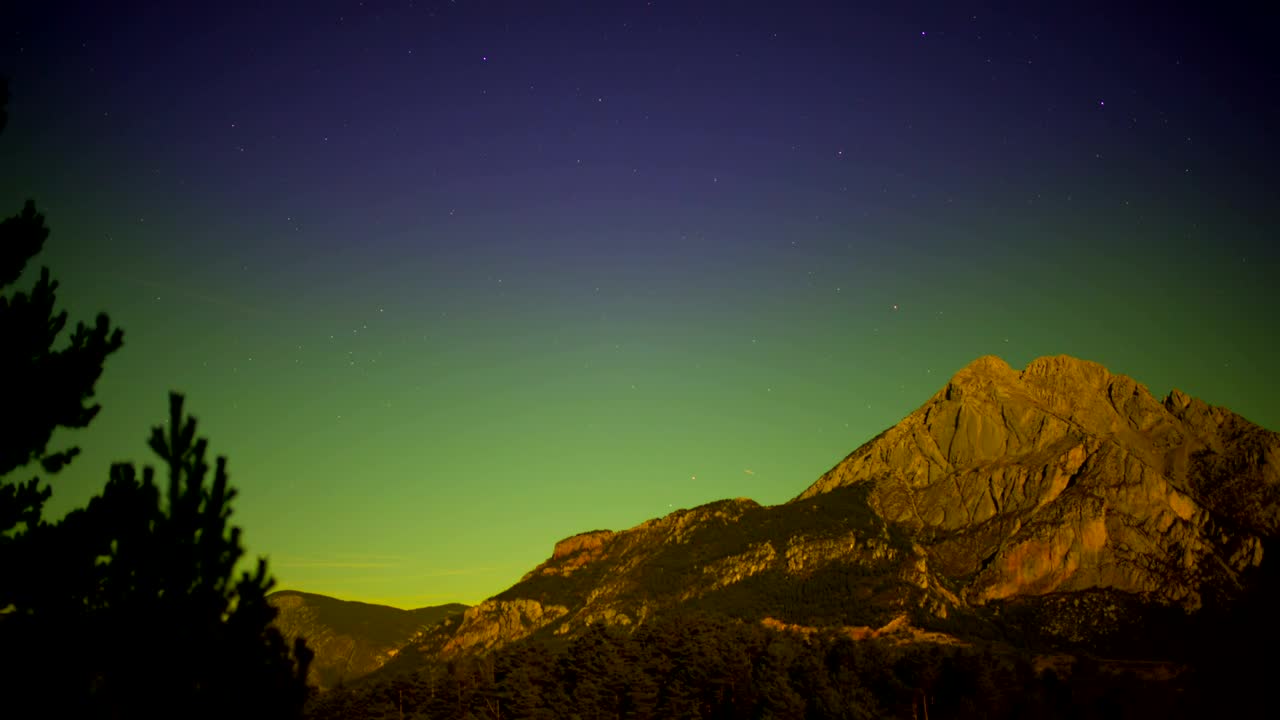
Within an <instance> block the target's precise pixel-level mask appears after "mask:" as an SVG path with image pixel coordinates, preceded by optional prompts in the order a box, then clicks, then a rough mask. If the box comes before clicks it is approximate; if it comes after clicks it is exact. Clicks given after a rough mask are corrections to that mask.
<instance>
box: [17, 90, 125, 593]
mask: <svg viewBox="0 0 1280 720" xmlns="http://www.w3.org/2000/svg"><path fill="white" fill-rule="evenodd" d="M8 99H9V87H8V79H7V78H4V77H0V130H3V129H4V126H5V125H6V124H7V121H8V115H7V112H6V106H7V104H8ZM48 237H49V228H47V227H45V224H44V215H42V214H40V213H39V212H37V211H36V206H35V202H34V201H33V200H27V201H26V204H25V205H24V206H23V208H22V210H21V212H19V213H18V214H17V215H14V216H12V217H9V218H6V219H4V220H3V221H0V291H2V290H4V289H5V288H6V287H7V286H9V285H12V284H13V283H14V282H16V281H17V280H18V278H19V276H21V275H22V272H23V270H24V269H25V268H26V266H27V262H28V261H29V260H31V258H33V257H35V256H36V255H37V254H38V253H39V252H40V250H41V249H42V248H43V247H44V241H45V239H46V238H48ZM57 289H58V283H57V282H55V281H53V280H51V279H50V277H49V268H47V267H45V268H41V270H40V279H39V280H37V281H36V283H35V286H34V287H33V288H32V289H31V291H30V292H21V291H18V292H15V293H13V295H12V296H11V297H10V296H7V295H0V578H3V580H0V610H3V609H4V608H6V607H8V606H9V605H10V604H11V603H12V599H11V598H9V597H8V596H7V593H6V592H5V591H6V589H8V588H9V587H11V586H13V585H15V584H20V583H23V582H30V581H31V579H29V578H28V579H23V578H19V577H16V576H15V575H14V569H15V568H14V566H13V565H12V557H13V555H14V553H15V552H23V551H21V550H18V549H16V548H15V547H14V546H15V544H16V543H19V541H20V538H19V537H18V536H19V535H20V534H21V530H22V529H23V528H30V527H34V526H35V525H36V524H37V523H39V521H40V512H41V509H42V508H43V506H44V502H45V500H47V499H48V498H49V492H50V491H49V488H48V487H47V486H46V487H41V486H40V479H39V478H38V477H31V478H30V479H27V480H25V481H19V480H17V479H15V478H13V477H11V476H10V474H11V473H13V472H14V471H15V470H17V469H19V468H22V467H24V466H26V465H28V464H29V463H32V462H35V461H38V462H39V463H40V466H41V467H42V468H43V469H44V471H45V472H46V473H49V474H53V473H56V472H58V471H59V470H61V469H62V468H63V467H65V466H66V465H67V463H69V462H71V459H72V458H74V457H75V456H76V454H78V453H79V452H80V449H79V448H76V447H69V448H65V449H62V450H54V451H51V450H49V441H50V439H51V438H52V436H53V431H54V430H55V429H56V428H59V427H64V428H82V427H85V426H87V425H88V424H89V422H90V421H91V420H93V418H94V416H95V415H97V414H98V410H99V409H100V407H99V406H98V405H85V402H86V401H87V400H88V399H89V398H91V397H93V386H94V384H95V383H97V381H98V377H99V376H101V375H102V366H103V363H104V362H105V361H106V359H107V356H108V355H110V354H111V353H113V352H115V351H116V350H119V349H120V346H121V344H122V342H123V333H122V332H121V331H120V330H119V329H118V328H117V329H114V330H113V329H112V328H111V326H110V321H109V320H108V318H107V316H106V315H105V314H99V315H98V318H97V323H96V324H95V325H94V326H93V327H92V328H90V327H88V326H86V325H85V324H84V323H78V324H77V325H76V329H75V332H73V333H72V334H71V338H70V342H69V344H68V345H66V346H65V347H63V348H60V349H59V348H55V344H56V343H57V342H58V336H59V335H61V334H62V331H63V329H64V328H65V327H66V324H67V313H66V312H57V311H56V309H55V302H56V300H57V298H56V296H55V291H56V290H57Z"/></svg>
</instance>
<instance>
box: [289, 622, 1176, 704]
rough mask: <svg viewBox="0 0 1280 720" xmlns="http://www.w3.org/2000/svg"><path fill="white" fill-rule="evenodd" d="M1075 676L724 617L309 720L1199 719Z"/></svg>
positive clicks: (483, 672) (453, 668)
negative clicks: (795, 631) (800, 632)
mask: <svg viewBox="0 0 1280 720" xmlns="http://www.w3.org/2000/svg"><path fill="white" fill-rule="evenodd" d="M1081 663H1082V664H1080V665H1079V666H1078V669H1077V670H1076V671H1074V672H1073V673H1071V674H1070V675H1068V676H1067V677H1065V678H1063V677H1059V676H1058V675H1055V674H1054V673H1052V672H1044V673H1037V672H1036V671H1035V670H1034V669H1033V667H1032V666H1031V664H1030V660H1029V658H1028V657H1026V656H1022V655H1018V654H1016V653H1012V652H1008V651H1006V652H1004V653H1002V654H995V653H992V652H991V651H989V650H981V649H976V648H966V647H956V646H938V645H930V644H916V645H906V646H895V645H890V644H881V643H880V642H878V641H854V640H851V639H850V638H849V637H848V636H845V635H841V634H840V633H837V632H831V633H817V634H814V635H811V636H808V637H806V636H802V635H797V634H793V633H788V632H778V631H774V630H771V629H769V628H766V627H764V626H762V625H760V624H759V623H751V622H742V621H739V620H732V619H728V618H725V617H722V616H711V615H690V616H674V617H672V616H668V617H665V618H662V619H659V620H657V621H654V622H652V623H646V624H644V625H642V626H640V627H639V628H636V629H634V630H633V631H632V632H630V633H628V632H626V631H625V630H622V629H618V628H605V627H603V626H594V627H591V628H589V629H587V630H586V631H585V632H584V633H583V634H582V635H580V636H578V637H576V638H574V639H573V640H571V641H569V642H568V643H564V644H560V645H551V644H548V643H545V642H537V641H525V642H522V643H518V644H515V645H513V646H508V647H506V648H504V649H502V650H499V651H497V652H496V653H492V654H490V655H485V656H481V657H471V658H464V659H457V660H453V661H451V662H450V663H448V664H442V665H436V666H431V667H428V668H426V669H424V670H423V671H421V672H419V673H416V674H413V675H404V676H399V677H397V678H395V679H393V680H386V679H384V680H382V681H380V682H364V683H357V684H355V685H353V686H350V687H348V688H345V689H342V690H335V691H331V692H329V693H327V694H325V695H322V696H319V697H316V698H315V699H314V700H313V701H312V703H311V705H310V708H309V713H308V714H309V716H310V717H311V718H313V720H329V719H331V718H332V719H335V720H336V719H337V718H344V719H350V720H360V719H361V718H379V717H390V718H395V717H400V713H403V717H405V718H433V719H438V720H449V719H454V720H462V719H464V718H490V719H492V720H499V719H500V718H580V719H581V720H591V719H593V718H610V719H616V718H629V719H631V720H648V719H653V720H657V719H659V718H661V719H664V720H665V719H667V718H702V719H704V720H757V719H762V718H775V719H777V720H816V719H819V718H836V719H840V720H870V719H871V718H903V719H906V718H913V719H920V718H925V717H929V718H948V719H954V718H961V719H974V720H976V719H978V718H991V719H998V718H1049V719H1058V718H1061V719H1063V720H1066V719H1073V720H1074V719H1084V718H1147V717H1165V718H1171V717H1197V715H1196V714H1194V713H1192V712H1188V711H1187V710H1186V709H1185V708H1180V707H1179V705H1178V703H1179V700H1180V698H1181V697H1182V696H1183V694H1184V691H1183V689H1182V688H1180V687H1178V686H1176V685H1169V684H1167V683H1166V684H1162V683H1159V682H1155V681H1149V680H1144V679H1142V678H1140V677H1138V676H1136V675H1132V674H1126V673H1123V672H1114V671H1106V672H1104V671H1102V670H1100V669H1099V668H1100V666H1099V664H1098V663H1096V662H1092V663H1091V662H1090V661H1088V660H1087V659H1086V660H1083V661H1081Z"/></svg>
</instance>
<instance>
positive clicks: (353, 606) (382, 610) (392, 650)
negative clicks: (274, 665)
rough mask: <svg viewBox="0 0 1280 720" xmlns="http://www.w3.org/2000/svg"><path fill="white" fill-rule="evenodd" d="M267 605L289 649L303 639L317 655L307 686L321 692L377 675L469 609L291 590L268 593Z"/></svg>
mask: <svg viewBox="0 0 1280 720" xmlns="http://www.w3.org/2000/svg"><path fill="white" fill-rule="evenodd" d="M267 601H268V602H270V603H271V604H272V605H273V606H274V607H275V608H276V609H277V610H278V611H279V613H278V615H277V616H276V619H275V625H276V627H278V628H279V629H280V632H281V633H283V634H284V636H285V638H286V639H287V640H288V641H289V642H290V643H292V642H293V638H295V637H297V636H299V635H301V636H302V637H303V638H305V639H306V641H307V645H308V646H309V647H310V648H311V649H312V650H313V651H315V654H316V655H315V659H314V660H313V661H312V663H311V671H310V673H309V680H310V682H311V683H313V684H315V685H317V686H318V687H320V688H321V689H322V690H323V689H328V688H331V687H334V686H336V685H338V684H340V683H342V682H348V681H351V680H353V679H355V678H358V677H361V676H363V675H366V674H368V673H370V672H372V671H374V670H376V669H378V668H379V667H381V666H382V665H383V664H384V663H386V661H387V660H389V659H390V658H392V657H395V656H396V654H397V653H398V652H399V651H400V649H401V648H402V647H403V646H404V645H405V644H407V643H409V642H410V641H412V640H413V639H414V638H415V636H421V635H422V634H423V633H424V631H425V630H426V629H428V628H430V627H432V626H434V625H437V624H439V623H441V622H443V621H445V620H446V619H448V618H450V617H453V616H456V615H459V614H460V613H462V611H464V610H466V608H467V606H466V605H459V604H456V603H455V604H450V605H437V606H433V607H424V608H418V609H416V610H401V609H400V608H394V607H389V606H386V605H373V604H370V603H362V602H354V601H349V600H339V599H337V598H332V597H328V596H325V595H316V594H314V593H304V592H298V591H295V590H282V591H280V592H275V593H272V594H271V595H270V596H268V598H267Z"/></svg>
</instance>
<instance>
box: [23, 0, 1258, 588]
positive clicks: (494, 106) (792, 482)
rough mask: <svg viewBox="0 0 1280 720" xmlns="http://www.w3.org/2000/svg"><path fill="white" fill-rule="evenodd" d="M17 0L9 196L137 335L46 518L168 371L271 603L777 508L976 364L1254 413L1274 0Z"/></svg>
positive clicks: (81, 284)
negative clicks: (1141, 9)
mask: <svg viewBox="0 0 1280 720" xmlns="http://www.w3.org/2000/svg"><path fill="white" fill-rule="evenodd" d="M16 5H18V7H16V8H15V7H9V4H6V6H5V9H3V10H0V33H3V35H2V36H0V72H5V73H7V74H8V75H10V77H11V78H12V80H11V95H12V97H11V101H10V103H9V115H10V122H9V127H8V129H7V130H6V131H5V132H4V133H3V134H0V214H2V215H6V216H7V215H10V214H13V213H14V212H16V211H17V210H18V209H19V208H20V207H21V203H22V201H23V200H24V199H25V198H27V197H33V198H35V199H36V201H37V203H38V207H39V208H40V209H41V210H43V211H44V212H45V213H46V215H47V217H48V223H49V225H50V227H51V228H52V234H51V236H50V239H49V241H48V243H47V244H46V249H45V251H44V252H43V254H42V255H40V256H38V257H37V259H36V262H35V264H34V265H35V269H34V272H38V266H39V265H40V264H47V265H48V266H50V267H51V268H52V270H53V273H54V276H55V277H56V278H57V279H58V280H59V281H60V282H61V289H60V291H59V298H60V304H61V306H62V307H64V308H66V309H68V310H69V311H70V312H71V314H72V319H73V320H76V319H81V320H89V319H91V318H92V316H93V314H95V313H97V312H98V311H107V312H108V313H109V314H110V316H111V318H112V320H113V321H114V322H115V323H117V324H118V325H120V326H121V327H123V328H124V330H125V347H124V349H123V350H121V351H120V352H119V353H117V354H116V355H115V356H113V357H112V358H111V359H110V360H109V361H108V364H107V367H106V371H105V373H104V375H103V379H102V380H101V381H100V382H99V384H98V390H99V392H98V397H97V399H98V400H99V401H100V402H101V403H102V405H103V411H102V412H101V414H100V415H99V416H98V419H97V420H96V421H95V422H94V423H93V425H92V426H91V427H90V428H89V429H87V430H85V431H81V432H78V433H74V434H73V433H62V434H60V435H59V436H57V437H58V439H60V440H62V441H67V442H71V441H74V442H77V443H80V444H81V445H82V447H83V448H84V453H83V456H82V457H80V458H79V459H77V461H76V462H75V463H74V464H73V465H72V466H71V467H70V468H69V469H67V470H65V471H64V472H63V473H61V474H60V475H59V476H57V477H56V478H55V481H54V488H55V491H54V497H53V500H52V501H51V504H50V506H49V511H50V513H51V514H52V515H54V516H58V515H60V514H62V513H64V512H66V511H67V510H68V509H70V508H72V507H75V506H78V505H81V504H83V503H84V502H85V501H86V500H87V499H88V497H89V496H90V495H91V494H93V493H94V492H96V491H97V490H98V489H100V488H101V486H102V485H103V483H104V482H105V481H106V478H107V470H108V467H109V464H110V463H111V462H113V461H119V460H134V461H140V462H148V463H154V462H155V460H154V458H153V456H151V455H150V453H149V450H148V449H147V448H146V443H145V438H146V436H147V435H148V433H149V428H150V427H152V426H153V425H156V424H159V423H161V422H162V421H164V419H165V416H166V413H167V399H166V395H167V393H168V391H169V390H171V389H173V390H179V391H181V392H184V393H185V394H186V395H187V405H188V409H189V410H190V411H191V412H192V413H193V414H194V415H195V416H196V417H197V418H198V419H199V421H200V427H201V430H202V434H204V435H205V436H207V437H209V439H210V442H211V449H212V451H213V452H214V453H216V454H225V455H227V456H228V457H229V469H230V472H231V479H232V483H233V484H234V485H235V486H237V487H238V488H239V489H240V491H241V494H240V497H239V498H238V499H237V501H236V504H235V515H234V516H233V520H234V521H235V522H236V523H237V524H239V525H241V526H242V527H243V528H244V531H245V541H246V544H247V546H248V548H249V551H250V553H251V554H254V555H256V554H266V555H268V556H269V557H270V560H271V568H272V570H273V572H274V573H275V575H276V576H277V578H278V579H279V580H280V585H279V587H288V588H295V589H302V590H308V591H313V592H320V593H325V594H330V595H335V596H338V597H342V598H347V599H357V600H365V601H371V602H384V603H388V604H392V605H397V606H401V607H413V606H420V605H427V604H437V603H442V602H449V601H460V602H467V603H474V602H478V601H479V600H481V599H483V598H485V597H488V596H489V595H491V594H494V593H496V592H499V591H501V590H502V589H504V588H506V587H507V586H509V585H510V584H512V583H513V582H515V581H517V580H518V579H519V578H520V576H521V575H522V574H523V573H524V572H526V571H527V570H529V569H530V568H532V567H533V566H534V565H536V564H537V563H538V562H541V561H542V560H544V559H545V558H546V557H548V556H549V555H550V553H551V549H552V545H553V543H554V542H555V541H556V540H558V539H560V538H562V537H565V536H568V535H571V534H574V533H576V532H580V531H585V530H590V529H596V528H613V529H620V528H625V527H629V526H631V525H634V524H636V523H639V522H641V521H643V520H645V519H647V518H650V517H654V516H658V515H662V514H665V513H667V512H670V511H671V510H673V509H675V508H680V507H692V506H694V505H697V504H701V503H704V502H709V501H712V500H715V499H719V498H723V497H736V496H747V497H752V498H754V499H756V500H757V501H759V502H762V503H778V502H783V501H785V500H788V499H790V498H792V497H794V496H795V495H797V494H799V493H800V492H801V491H802V490H804V488H805V487H807V486H808V485H809V484H810V483H811V482H812V481H813V480H815V479H816V478H817V477H818V475H820V474H821V473H822V472H823V471H825V470H826V469H828V468H829V467H830V466H831V465H833V464H834V463H835V462H836V461H838V460H839V459H840V458H842V457H843V456H844V455H845V454H847V453H848V452H850V451H851V450H853V449H854V448H855V447H857V446H858V445H860V444H861V443H863V442H865V441H866V440H868V439H870V438H871V437H873V436H874V435H876V434H877V433H878V432H880V431H881V430H883V429H884V428H886V427H888V426H890V425H892V424H894V423H896V422H897V421H898V420H900V419H901V418H902V417H903V416H904V415H906V414H907V413H909V412H910V411H911V410H913V409H914V408H916V407H917V406H919V405H920V404H921V403H922V402H924V401H925V400H926V399H927V398H928V397H929V396H930V395H932V394H933V393H934V392H936V391H937V390H938V389H939V388H940V387H941V386H942V385H943V384H944V383H945V382H946V380H947V378H948V377H949V376H950V375H951V374H953V373H954V372H955V371H956V370H958V369H959V368H960V367H962V366H963V365H965V364H966V363H968V362H969V361H971V360H973V359H974V358H976V357H978V356H980V355H984V354H997V355H1000V356H1002V357H1004V358H1005V359H1006V360H1008V361H1009V362H1010V363H1011V364H1013V365H1015V366H1017V367H1020V366H1022V365H1024V364H1025V363H1026V362H1027V361H1029V360H1030V359H1032V358H1034V357H1037V356H1040V355H1047V354H1057V353H1067V354H1071V355H1076V356H1079V357H1084V358H1088V359H1092V360H1096V361H1099V362H1101V363H1103V364H1105V365H1106V366H1107V367H1108V368H1110V369H1111V370H1112V371H1114V372H1122V373H1125V374H1129V375H1132V376H1134V377H1135V378H1137V379H1138V380H1139V381H1140V382H1143V383H1145V384H1146V385H1147V386H1148V387H1149V388H1150V389H1151V390H1152V391H1153V392H1155V393H1157V394H1158V395H1161V396H1163V394H1164V393H1166V392H1167V391H1168V390H1169V389H1170V388H1172V387H1179V388H1181V389H1183V390H1185V391H1187V392H1189V393H1191V394H1193V395H1197V396H1199V397H1202V398H1204V399H1205V400H1207V401H1209V402H1211V403H1214V404H1219V405H1225V406H1227V407H1230V408H1232V409H1234V410H1236V411H1237V412H1240V413H1241V414H1243V415H1244V416H1245V417H1247V418H1249V419H1251V420H1254V421H1255V422H1259V423H1261V424H1263V425H1266V426H1268V427H1270V428H1273V429H1280V382H1278V381H1277V378H1276V372H1275V370H1276V368H1278V367H1280V339H1278V333H1277V329H1276V328H1277V327H1278V326H1277V320H1276V316H1277V311H1280V290H1278V289H1277V270H1278V269H1280V250H1277V245H1278V242H1277V241H1278V240H1280V238H1278V237H1277V228H1278V227H1280V222H1277V221H1278V219H1280V211H1278V210H1277V204H1278V203H1277V195H1278V190H1280V182H1277V181H1278V180H1280V170H1277V167H1276V162H1277V158H1280V152H1277V151H1278V150H1280V141H1278V140H1277V134H1276V132H1275V128H1277V127H1280V110H1278V105H1277V101H1276V98H1275V87H1277V86H1280V75H1278V73H1277V61H1276V58H1275V55H1274V52H1273V51H1272V50H1271V49H1270V48H1271V47H1272V43H1273V37H1272V35H1271V33H1272V32H1273V30H1274V27H1275V26H1276V24H1275V22H1274V21H1275V19H1276V18H1275V17H1274V11H1272V16H1267V17H1264V16H1260V15H1250V14H1247V13H1245V12H1243V11H1235V10H1232V5H1231V4H1230V3H1214V4H1212V5H1211V6H1205V8H1204V9H1203V11H1202V12H1203V13H1204V14H1200V15H1197V14H1192V13H1191V11H1190V10H1185V11H1184V10H1177V9H1175V8H1173V7H1165V8H1163V9H1162V10H1161V13H1160V14H1158V15H1138V14H1136V13H1132V12H1128V13H1126V12H1121V11H1117V10H1116V9H1114V8H1113V7H1112V5H1113V4H1111V3H1097V4H1090V3H1059V4H1055V5H1054V6H1053V7H1051V8H1050V9H1044V8H1040V9H1030V8H1029V7H1028V6H1031V5H1041V4H1040V3H1009V4H1008V5H1007V6H1004V7H1001V6H994V5H989V4H968V3H957V2H935V3H910V4H904V3H853V2H848V3H835V2H829V3H816V2H785V3H784V2H769V3H765V2H760V3H739V2H731V3H730V2H723V3H710V2H662V1H655V2H644V1H640V2H631V1H627V2H622V1H618V2H585V1H583V2H539V1H537V0H528V1H526V2H479V1H471V0H456V2H375V1H373V0H366V1H365V2H330V1H327V0H326V1H319V2H307V3H278V2H259V3H252V4H248V3H246V4H244V5H243V7H235V6H234V4H228V3H176V2H167V1H166V2H130V3H83V4H74V3H62V2H56V1H47V2H36V3H16ZM1046 5H1047V4H1046ZM1177 13H1183V14H1177ZM34 272H29V274H28V275H27V276H26V277H25V278H24V279H23V280H22V281H20V283H19V286H20V287H23V288H29V287H30V284H31V278H32V277H33V275H34Z"/></svg>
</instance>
